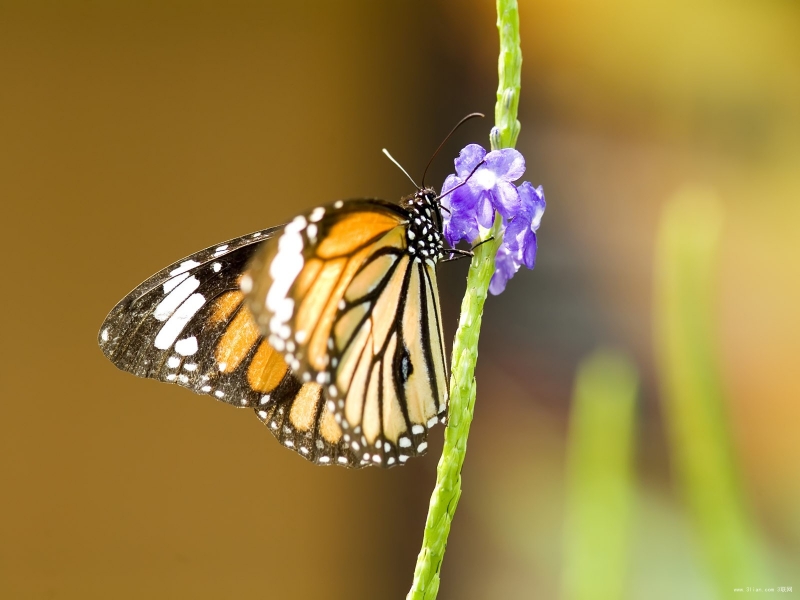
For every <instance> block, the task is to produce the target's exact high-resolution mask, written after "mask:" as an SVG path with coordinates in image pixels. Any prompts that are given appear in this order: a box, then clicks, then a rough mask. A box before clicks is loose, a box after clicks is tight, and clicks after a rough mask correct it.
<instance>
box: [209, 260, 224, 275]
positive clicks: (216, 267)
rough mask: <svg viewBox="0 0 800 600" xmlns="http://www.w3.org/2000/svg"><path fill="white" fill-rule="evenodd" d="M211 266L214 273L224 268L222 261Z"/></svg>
mask: <svg viewBox="0 0 800 600" xmlns="http://www.w3.org/2000/svg"><path fill="white" fill-rule="evenodd" d="M211 268H212V269H214V273H219V272H220V271H221V270H222V263H218V262H215V263H214V264H213V265H211Z"/></svg>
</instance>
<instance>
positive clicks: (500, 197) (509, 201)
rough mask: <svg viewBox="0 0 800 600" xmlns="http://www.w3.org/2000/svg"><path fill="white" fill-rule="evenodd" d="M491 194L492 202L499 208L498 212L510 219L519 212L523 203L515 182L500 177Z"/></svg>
mask: <svg viewBox="0 0 800 600" xmlns="http://www.w3.org/2000/svg"><path fill="white" fill-rule="evenodd" d="M491 194H492V204H493V205H494V207H495V208H496V209H497V212H499V213H500V214H501V215H503V216H504V217H506V218H507V219H510V218H511V217H513V216H515V215H516V214H517V213H518V212H519V209H520V207H521V206H522V203H521V201H520V198H519V192H518V191H517V186H515V185H514V184H513V183H508V182H507V181H502V180H499V179H498V180H497V184H496V185H495V188H494V189H493V190H492V192H491Z"/></svg>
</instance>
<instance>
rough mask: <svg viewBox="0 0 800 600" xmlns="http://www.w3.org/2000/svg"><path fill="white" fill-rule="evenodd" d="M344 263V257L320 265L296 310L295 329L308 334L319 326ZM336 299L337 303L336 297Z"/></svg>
mask: <svg viewBox="0 0 800 600" xmlns="http://www.w3.org/2000/svg"><path fill="white" fill-rule="evenodd" d="M320 263H321V261H320ZM345 264H346V263H345V259H343V258H340V259H338V260H332V261H330V262H328V263H326V264H325V266H324V267H322V269H321V270H320V272H319V275H318V276H317V278H316V280H315V281H314V284H313V286H311V288H310V290H309V292H308V293H307V294H306V295H305V297H304V298H303V301H302V303H301V304H300V308H299V309H298V311H297V318H296V320H295V330H296V331H304V332H305V333H306V335H310V334H311V333H312V332H313V331H314V329H315V328H318V327H319V325H318V323H319V321H318V319H320V316H321V315H322V313H323V310H324V308H325V305H326V304H327V303H328V301H329V299H330V298H331V293H332V292H333V289H334V287H336V283H337V282H338V281H339V276H340V275H341V274H342V270H343V269H344V267H345ZM336 301H337V303H338V298H337V299H336ZM328 329H330V328H328Z"/></svg>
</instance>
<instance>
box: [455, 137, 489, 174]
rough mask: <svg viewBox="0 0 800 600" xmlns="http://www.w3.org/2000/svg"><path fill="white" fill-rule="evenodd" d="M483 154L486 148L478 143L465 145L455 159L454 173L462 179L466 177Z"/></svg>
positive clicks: (481, 158)
mask: <svg viewBox="0 0 800 600" xmlns="http://www.w3.org/2000/svg"><path fill="white" fill-rule="evenodd" d="M485 156H486V150H484V149H483V148H482V147H481V146H479V145H478V144H469V145H467V146H465V147H464V149H463V150H462V151H461V152H460V153H459V155H458V158H457V159H456V160H455V165H456V174H457V175H458V176H459V177H461V179H462V180H463V179H466V178H467V177H468V176H469V174H470V173H472V170H473V169H474V168H475V167H476V166H477V165H478V163H479V162H481V161H482V160H483V158H484V157H485Z"/></svg>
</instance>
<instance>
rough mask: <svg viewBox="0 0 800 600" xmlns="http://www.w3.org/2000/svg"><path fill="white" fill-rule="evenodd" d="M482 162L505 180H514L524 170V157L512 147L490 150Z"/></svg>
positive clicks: (520, 175)
mask: <svg viewBox="0 0 800 600" xmlns="http://www.w3.org/2000/svg"><path fill="white" fill-rule="evenodd" d="M476 164H477V163H476ZM484 164H485V165H486V168H487V169H490V170H491V171H493V172H494V173H495V175H497V176H498V177H500V178H502V179H504V180H506V181H516V180H517V179H519V178H520V177H522V174H523V173H524V172H525V158H524V157H523V156H522V154H520V153H519V151H517V150H515V149H514V148H503V149H501V150H492V151H491V152H489V154H487V155H486V158H485V163H484Z"/></svg>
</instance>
